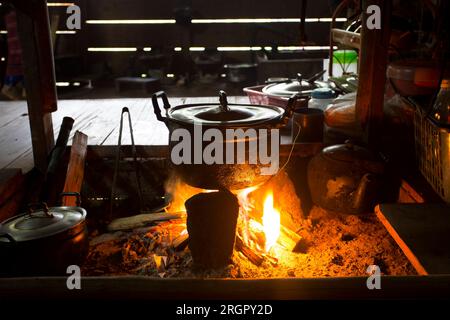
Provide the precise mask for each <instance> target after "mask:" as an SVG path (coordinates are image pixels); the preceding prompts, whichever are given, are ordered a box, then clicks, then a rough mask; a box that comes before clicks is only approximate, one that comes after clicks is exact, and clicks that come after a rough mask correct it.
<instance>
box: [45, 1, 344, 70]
mask: <svg viewBox="0 0 450 320" xmlns="http://www.w3.org/2000/svg"><path fill="white" fill-rule="evenodd" d="M49 2H56V0H49ZM68 2H74V3H75V4H77V5H79V6H80V7H81V14H82V21H83V22H82V29H81V30H79V31H77V33H76V34H67V35H58V36H57V40H56V56H61V55H72V54H81V55H83V56H84V58H85V59H84V61H85V62H86V63H87V64H88V65H89V64H93V63H96V62H97V63H99V62H104V61H107V62H108V63H109V64H111V65H112V66H113V69H114V71H115V72H119V73H120V72H121V70H122V69H123V68H124V67H125V66H126V63H127V61H128V59H129V57H130V55H132V54H133V53H130V52H127V53H123V52H122V53H110V52H108V53H104V52H101V53H99V52H87V48H88V47H137V48H143V47H153V48H155V47H163V48H166V49H169V50H172V48H173V47H177V46H201V47H218V46H270V45H281V46H285V45H286V46H293V45H299V43H298V42H299V34H300V31H299V24H298V23H261V24H254V23H251V24H245V23H244V24H241V23H235V24H193V25H191V26H190V27H183V26H179V25H176V24H159V25H155V24H107V25H98V24H86V23H85V21H86V20H103V19H173V18H174V8H175V7H176V4H177V3H179V2H180V0H151V1H149V0H71V1H68ZM335 2H336V1H332V0H315V1H308V7H307V17H309V18H326V17H331V12H332V8H331V4H330V3H335ZM191 3H192V8H193V10H194V18H195V19H218V18H299V17H300V6H301V1H300V0H283V1H273V0H228V1H218V0H192V1H191ZM49 10H50V15H52V14H59V16H60V21H59V24H60V25H59V28H58V29H59V30H65V29H66V27H65V21H66V17H67V14H66V13H65V10H66V8H65V7H49ZM328 33H329V23H327V22H308V23H307V24H306V34H307V36H308V41H310V42H311V44H313V45H320V46H326V45H328ZM225 55H233V53H226V54H225ZM237 56H238V57H239V56H240V57H242V58H243V59H248V57H249V54H248V53H247V54H242V53H240V54H238V55H237Z"/></svg>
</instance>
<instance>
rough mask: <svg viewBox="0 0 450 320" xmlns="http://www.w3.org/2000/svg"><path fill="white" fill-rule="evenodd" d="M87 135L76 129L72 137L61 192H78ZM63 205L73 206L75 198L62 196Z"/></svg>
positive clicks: (82, 171) (81, 177)
mask: <svg viewBox="0 0 450 320" xmlns="http://www.w3.org/2000/svg"><path fill="white" fill-rule="evenodd" d="M87 140H88V137H87V135H85V134H84V133H82V132H80V131H77V132H75V136H74V137H73V142H72V148H71V149H70V160H69V165H68V166H67V174H66V181H65V183H64V190H63V192H78V193H79V192H80V191H81V186H82V185H83V178H84V162H85V159H86V153H87ZM63 205H64V206H75V205H76V199H75V198H73V197H64V199H63Z"/></svg>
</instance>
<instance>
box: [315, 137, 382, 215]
mask: <svg viewBox="0 0 450 320" xmlns="http://www.w3.org/2000/svg"><path fill="white" fill-rule="evenodd" d="M383 172H384V163H383V162H382V161H381V160H378V159H377V157H376V155H375V154H374V153H372V152H371V151H370V150H368V149H366V148H363V147H361V146H357V145H355V144H353V143H352V142H351V141H346V143H345V144H339V145H334V146H330V147H327V148H324V149H323V150H322V152H321V153H319V154H317V155H315V156H314V157H313V158H312V159H311V161H310V162H309V164H308V185H309V189H310V192H311V197H312V200H313V202H314V203H315V204H316V205H318V206H320V207H322V208H324V209H327V210H330V211H334V212H339V213H346V214H361V213H365V212H370V211H371V210H372V209H373V206H374V205H375V201H376V200H377V195H378V191H379V188H380V185H381V178H382V175H383Z"/></svg>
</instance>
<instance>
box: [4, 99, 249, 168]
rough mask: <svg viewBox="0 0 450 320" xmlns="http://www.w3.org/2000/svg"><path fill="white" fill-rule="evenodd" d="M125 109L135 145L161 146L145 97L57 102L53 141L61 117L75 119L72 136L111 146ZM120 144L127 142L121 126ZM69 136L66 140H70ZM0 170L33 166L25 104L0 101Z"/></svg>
mask: <svg viewBox="0 0 450 320" xmlns="http://www.w3.org/2000/svg"><path fill="white" fill-rule="evenodd" d="M217 100H218V98H217V97H201V98H173V99H170V103H171V105H172V106H176V105H179V104H187V103H201V102H217ZM228 101H229V102H230V103H235V102H239V103H248V98H247V97H229V98H228ZM123 107H128V108H129V109H130V112H131V118H132V122H133V129H134V136H135V143H136V144H138V145H139V144H141V145H165V144H167V141H168V130H167V128H166V127H165V125H164V124H163V123H162V122H159V121H157V120H156V117H155V115H154V113H153V106H152V103H151V99H149V98H126V99H89V100H60V101H59V103H58V111H57V112H55V113H53V127H54V132H55V138H56V136H57V135H58V132H59V127H60V125H61V121H62V119H63V117H65V116H69V117H72V118H74V119H75V123H74V128H73V130H72V135H73V134H74V132H75V131H76V130H80V131H82V132H83V133H85V134H87V135H88V137H89V140H88V144H89V145H115V144H117V139H118V128H119V122H120V113H121V110H122V108H123ZM125 129H126V130H125V131H124V138H123V143H124V144H128V143H130V139H129V133H128V132H129V131H128V129H127V126H126V127H125ZM71 140H72V137H71V138H70V141H71ZM0 150H1V151H0V169H3V168H21V169H22V171H23V172H24V173H25V172H28V171H29V170H30V169H31V168H32V167H33V155H32V149H31V135H30V125H29V121H28V115H27V105H26V102H25V101H14V102H5V101H0Z"/></svg>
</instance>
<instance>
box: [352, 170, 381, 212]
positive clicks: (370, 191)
mask: <svg viewBox="0 0 450 320" xmlns="http://www.w3.org/2000/svg"><path fill="white" fill-rule="evenodd" d="M375 197H376V178H375V175H373V174H371V173H366V174H365V175H364V176H363V177H362V178H361V181H360V182H359V185H358V189H356V191H355V195H354V196H353V209H354V211H355V212H358V213H363V212H368V211H370V209H371V205H372V204H373V201H374V200H375Z"/></svg>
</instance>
